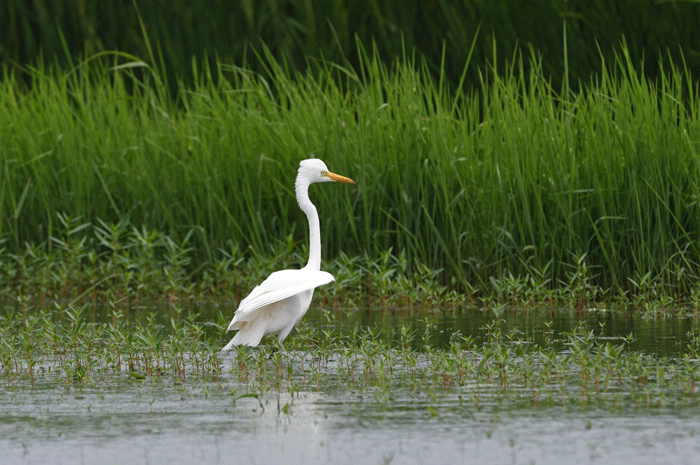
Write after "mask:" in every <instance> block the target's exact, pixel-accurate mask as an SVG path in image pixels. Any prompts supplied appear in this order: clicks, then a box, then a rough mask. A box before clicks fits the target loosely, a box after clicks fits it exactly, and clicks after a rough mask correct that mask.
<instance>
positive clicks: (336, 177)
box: [326, 171, 355, 184]
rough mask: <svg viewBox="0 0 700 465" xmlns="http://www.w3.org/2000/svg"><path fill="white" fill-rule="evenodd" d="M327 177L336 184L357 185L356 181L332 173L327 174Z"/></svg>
mask: <svg viewBox="0 0 700 465" xmlns="http://www.w3.org/2000/svg"><path fill="white" fill-rule="evenodd" d="M326 176H328V177H329V178H331V179H332V180H333V181H336V182H343V183H345V184H355V181H353V180H352V179H350V178H346V177H345V176H341V175H339V174H335V173H331V172H330V171H327V172H326Z"/></svg>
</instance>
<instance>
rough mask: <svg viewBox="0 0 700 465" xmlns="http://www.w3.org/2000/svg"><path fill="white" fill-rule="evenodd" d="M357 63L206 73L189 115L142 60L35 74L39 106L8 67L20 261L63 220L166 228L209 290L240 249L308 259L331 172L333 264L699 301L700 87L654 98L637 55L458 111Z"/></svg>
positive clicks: (498, 82)
mask: <svg viewBox="0 0 700 465" xmlns="http://www.w3.org/2000/svg"><path fill="white" fill-rule="evenodd" d="M265 61H266V62H267V63H272V62H274V61H273V60H265ZM361 63H362V66H361V67H360V68H359V69H358V71H357V72H355V71H352V70H351V69H348V68H343V67H340V66H337V65H334V64H328V63H325V62H321V63H318V64H316V65H314V66H316V68H315V69H314V70H311V71H309V72H308V73H306V74H300V75H295V74H293V73H292V72H291V71H289V70H288V69H287V68H285V67H283V66H281V65H274V64H273V65H268V68H267V69H266V71H265V73H262V74H258V73H253V72H251V71H249V70H246V69H243V68H238V67H231V66H226V65H223V64H221V63H213V65H211V66H210V64H208V63H204V64H202V65H201V70H200V67H199V65H198V64H193V65H192V66H193V74H194V75H196V76H197V79H196V80H195V83H194V85H193V86H186V85H184V84H182V83H180V84H179V86H180V87H179V88H180V91H179V100H177V101H176V100H173V99H172V98H171V97H170V93H169V92H167V90H166V88H167V86H168V84H167V83H166V82H165V81H166V80H165V78H164V77H163V76H162V73H160V72H159V71H158V69H156V68H154V67H152V66H149V65H147V64H145V63H143V62H139V61H137V60H135V59H134V58H133V57H130V56H128V55H126V54H110V55H103V56H98V57H96V58H94V59H93V60H91V61H89V62H85V63H82V64H81V65H79V66H77V67H76V68H75V69H72V70H70V71H60V70H48V69H47V68H43V67H38V68H35V69H32V70H31V75H32V85H31V87H30V88H29V89H28V90H21V88H22V86H21V85H20V84H18V83H17V82H16V81H15V80H14V78H13V77H12V76H13V74H12V73H11V72H10V70H9V69H8V68H5V69H4V74H5V79H3V80H2V81H0V144H1V147H0V150H1V152H2V166H1V167H0V169H1V170H2V174H1V176H0V179H1V180H2V184H1V186H0V205H2V222H0V237H2V238H3V240H4V241H5V242H4V244H3V246H4V247H5V248H6V249H7V250H8V251H12V253H21V252H22V251H23V250H25V249H26V247H28V244H42V243H43V244H46V248H47V249H48V250H51V249H52V248H53V247H56V244H55V243H54V241H50V238H55V237H63V236H65V235H66V234H65V229H66V228H65V225H63V224H60V222H59V215H58V214H62V215H64V216H66V217H70V218H77V219H78V220H77V223H76V224H83V223H89V224H91V225H97V226H100V227H103V228H108V226H109V225H114V228H116V231H117V232H116V233H115V234H118V233H119V226H118V225H119V224H122V223H124V222H128V224H130V225H134V226H135V227H136V229H138V230H141V229H142V228H143V230H144V231H151V230H156V231H158V232H159V233H162V234H165V235H167V236H168V237H169V238H171V240H172V241H173V242H174V243H175V244H177V245H178V247H181V248H182V249H183V250H188V253H189V256H190V258H191V261H190V264H189V265H188V266H189V267H190V269H191V270H193V271H194V272H196V270H197V269H198V267H200V266H201V265H202V264H203V263H207V262H212V261H216V260H219V259H221V257H222V256H223V254H224V251H225V252H226V253H227V254H233V255H235V256H241V257H242V256H245V255H255V256H258V257H260V256H274V255H276V254H278V253H279V252H280V251H297V252H300V253H302V254H303V251H304V249H305V247H306V243H307V239H306V235H307V233H306V222H305V218H304V216H303V214H302V213H301V212H300V211H299V209H298V208H297V206H296V202H295V200H294V191H293V183H294V177H295V175H296V167H297V165H298V161H299V160H301V159H303V158H307V157H309V156H316V157H319V158H321V159H323V160H324V161H326V163H327V164H328V166H329V168H330V169H331V170H333V171H335V172H338V173H341V174H344V175H347V176H350V177H352V178H353V179H355V180H356V181H357V185H356V186H354V187H353V188H351V187H348V186H341V185H323V186H314V187H313V188H312V190H311V197H312V200H313V201H314V202H315V203H316V205H317V207H318V210H319V212H320V214H321V217H322V219H321V227H322V234H323V244H324V256H325V257H326V258H330V257H338V256H339V254H340V253H341V252H344V253H345V254H346V255H347V256H350V257H352V256H367V257H380V256H381V254H383V253H385V252H386V251H387V250H393V252H394V254H397V255H398V254H399V253H403V254H404V256H406V257H408V259H409V263H410V266H409V267H408V269H407V270H406V272H407V273H411V272H414V271H416V270H419V268H420V266H427V267H429V268H433V269H436V268H442V269H444V273H443V275H442V278H443V280H444V282H445V283H446V284H451V285H454V286H455V287H456V288H458V289H462V290H469V289H477V290H478V289H481V290H484V291H487V292H492V291H493V286H495V287H496V288H498V287H499V286H502V285H503V283H506V282H508V280H510V279H511V278H515V279H516V281H517V280H518V279H525V280H528V279H532V280H537V281H538V282H540V283H541V284H542V285H543V286H545V287H547V288H555V287H558V286H560V285H565V286H574V285H577V283H585V285H586V286H589V285H590V286H594V287H596V288H597V287H599V288H602V289H604V290H615V291H616V292H617V291H619V292H622V293H624V292H628V291H634V292H636V291H641V290H642V288H643V287H644V286H646V287H647V288H648V289H650V288H651V287H654V289H658V290H660V291H663V292H667V293H668V294H669V295H677V296H680V295H688V294H689V293H691V292H693V289H697V287H698V270H699V261H698V258H699V256H700V248H699V245H698V233H699V232H700V224H699V221H700V216H699V213H700V212H698V199H700V181H699V179H700V177H699V175H700V165H699V160H700V159H699V158H698V153H697V152H698V141H699V136H698V134H700V118H699V117H700V103H698V100H697V88H696V87H695V86H694V85H693V83H692V79H691V76H690V73H689V72H688V70H687V69H683V68H677V67H668V68H667V69H665V71H664V74H663V79H659V80H658V81H650V80H648V79H646V78H644V77H643V76H640V75H639V74H638V73H637V71H635V70H636V69H637V68H638V67H639V63H636V62H635V61H634V60H633V59H631V58H630V57H629V55H625V54H623V55H620V56H619V58H618V60H617V61H616V62H614V63H607V64H606V66H605V68H604V70H603V71H602V73H601V74H600V75H599V76H597V77H596V79H595V80H593V81H592V82H591V83H588V84H585V85H584V86H583V88H582V90H581V91H577V92H574V91H570V92H567V93H565V94H563V95H559V94H556V93H555V92H554V91H553V90H552V88H551V86H550V82H549V81H548V80H547V79H546V78H545V73H544V72H543V71H542V69H541V67H540V65H539V61H538V60H537V59H536V58H531V57H530V58H527V57H525V58H523V57H516V59H514V60H513V61H512V63H511V64H510V65H509V66H508V67H507V69H504V70H503V72H499V73H496V72H494V71H493V70H491V69H484V70H483V72H482V73H481V74H480V82H481V85H480V87H479V88H478V89H476V90H474V91H473V92H470V93H466V94H457V96H453V94H452V93H451V92H450V91H449V90H448V85H447V83H446V79H434V78H433V77H432V75H433V74H432V72H431V70H430V69H429V67H428V66H421V65H420V64H417V63H416V62H414V61H413V60H411V59H410V58H405V59H403V60H402V61H400V62H399V63H398V64H396V65H395V66H392V67H391V68H389V67H387V66H386V65H385V64H383V63H382V62H381V60H380V59H379V58H378V54H377V53H374V54H372V53H366V52H363V58H362V62H361ZM212 67H213V68H214V69H215V73H216V75H215V76H214V75H211V73H210V71H209V70H210V69H212ZM525 69H528V70H531V71H529V72H526V71H525ZM135 72H138V73H139V77H140V79H139V80H137V79H134V76H133V74H134V73H135ZM124 224H126V223H124ZM89 231H90V229H89V228H85V229H79V230H77V231H75V235H74V236H71V237H72V238H73V240H79V239H80V237H81V236H85V237H87V236H90V237H92V235H90V234H89ZM90 241H93V242H94V243H95V247H96V248H97V250H102V252H101V253H107V252H105V250H108V249H105V248H104V244H102V245H100V244H99V243H98V242H99V241H96V240H95V239H94V238H91V239H90ZM100 247H102V249H100ZM652 284H653V286H652ZM650 286H651V287H650Z"/></svg>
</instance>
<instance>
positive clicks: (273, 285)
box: [223, 158, 354, 350]
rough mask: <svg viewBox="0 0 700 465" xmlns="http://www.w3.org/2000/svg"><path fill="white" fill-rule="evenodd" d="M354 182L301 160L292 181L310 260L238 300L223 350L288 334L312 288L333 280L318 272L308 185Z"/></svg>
mask: <svg viewBox="0 0 700 465" xmlns="http://www.w3.org/2000/svg"><path fill="white" fill-rule="evenodd" d="M330 181H337V182H344V183H353V184H354V181H353V180H352V179H349V178H346V177H344V176H339V175H337V174H334V173H331V172H329V171H328V168H326V164H325V163H323V162H322V161H321V160H318V159H314V158H312V159H309V160H303V161H301V162H300V163H299V171H298V173H297V179H296V182H295V191H296V196H297V202H298V203H299V208H301V210H302V211H303V212H304V213H305V214H306V218H307V219H308V221H309V262H308V263H307V264H306V266H305V267H304V268H302V269H300V270H282V271H275V272H274V273H272V274H271V275H270V276H269V277H268V278H267V279H266V280H265V281H263V282H262V283H261V284H260V285H259V286H256V287H255V289H253V291H252V292H251V293H250V294H249V295H248V297H246V298H245V299H243V300H241V303H240V305H239V306H238V310H236V313H235V315H234V317H233V320H231V324H229V326H228V331H231V330H238V333H237V334H236V335H235V336H234V338H233V339H232V340H231V341H230V342H229V343H228V344H226V346H225V347H224V348H223V350H229V349H231V348H232V347H233V346H239V345H246V346H251V347H255V346H257V345H258V344H259V343H260V340H261V339H262V338H263V337H264V336H266V335H268V334H274V333H278V334H277V339H278V340H279V342H282V341H284V339H285V338H286V337H287V336H288V335H289V333H290V331H291V330H292V328H293V327H294V325H295V324H296V323H297V322H298V321H299V320H300V319H301V317H303V316H304V314H305V313H306V311H307V310H308V309H309V305H310V304H311V298H312V297H313V294H314V289H315V288H316V287H318V286H322V285H324V284H328V283H330V282H331V281H334V280H335V279H334V278H333V275H331V274H330V273H327V272H325V271H321V228H320V223H319V218H318V212H317V211H316V207H315V206H314V204H313V203H311V200H310V199H309V194H308V190H309V185H311V184H312V183H315V182H330Z"/></svg>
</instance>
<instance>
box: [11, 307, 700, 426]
mask: <svg viewBox="0 0 700 465" xmlns="http://www.w3.org/2000/svg"><path fill="white" fill-rule="evenodd" d="M171 311H172V315H173V316H172V317H171V318H170V319H169V321H168V322H167V323H165V324H163V323H162V321H164V320H165V321H167V319H163V318H162V317H161V316H157V315H155V314H149V315H147V316H146V317H145V318H144V320H145V321H144V322H143V323H142V324H134V322H133V321H131V322H130V321H129V319H127V318H126V317H125V315H124V313H123V312H122V311H120V310H119V309H118V308H113V309H112V314H111V321H108V322H104V323H94V322H90V321H89V318H88V315H87V314H86V309H85V308H80V309H75V308H70V307H64V306H58V305H57V306H56V308H55V309H53V310H51V311H36V310H32V309H25V308H22V309H20V310H19V311H16V312H8V313H6V314H5V315H3V316H2V318H0V334H1V335H2V337H1V338H0V341H1V343H0V378H1V379H2V384H3V385H4V387H5V389H7V390H14V389H24V388H30V389H55V388H61V389H66V390H78V391H80V390H82V389H86V388H97V389H101V388H106V387H109V386H113V385H118V384H119V383H123V382H124V381H125V380H134V381H139V380H144V379H148V380H149V382H150V383H165V384H168V385H170V384H173V385H174V386H175V388H176V389H179V390H180V391H182V393H181V394H182V395H183V396H185V395H189V393H191V392H195V391H196V392H197V393H198V394H197V395H200V394H201V393H204V395H207V396H208V395H218V396H222V395H223V396H230V397H231V399H232V401H233V402H234V403H235V402H237V401H239V400H241V399H243V398H248V397H250V398H256V399H257V400H258V402H259V404H260V406H261V407H262V409H263V410H264V409H265V405H267V404H268V403H269V402H270V401H271V400H272V401H274V399H275V397H276V398H277V399H278V402H279V399H280V397H279V396H280V395H281V394H284V396H285V397H284V399H288V400H289V401H288V402H287V403H286V405H284V406H282V405H279V403H278V406H277V408H278V409H280V410H284V409H289V408H291V407H293V405H294V402H295V399H298V398H299V397H300V396H302V397H303V396H304V395H305V393H308V392H316V391H323V392H327V393H334V395H338V396H340V397H343V396H352V397H353V398H354V399H356V400H357V399H365V400H370V401H375V402H379V403H382V404H384V405H387V406H389V407H390V406H392V405H395V404H403V403H406V402H422V403H426V405H434V406H435V405H442V404H444V402H448V404H454V405H455V406H458V405H462V404H463V403H467V404H469V405H476V406H478V405H494V404H500V403H502V402H508V403H509V405H516V406H517V405H519V406H535V407H539V406H552V405H565V406H566V405H593V406H597V407H602V408H612V409H620V408H630V407H632V408H634V407H645V408H646V407H680V406H697V405H698V394H700V389H699V388H698V386H697V382H698V376H699V375H700V373H699V372H698V370H699V369H700V366H699V365H698V355H699V352H700V336H699V335H697V334H696V335H694V336H693V337H692V338H691V339H690V342H689V343H688V344H687V347H685V349H684V350H683V353H682V355H681V356H680V357H677V358H665V357H664V358H660V357H655V356H650V355H644V354H642V353H640V352H635V351H631V350H629V341H627V340H619V341H614V342H613V341H609V340H601V339H599V338H597V337H595V336H594V333H593V331H587V330H586V329H585V328H584V327H583V326H579V327H577V328H575V329H574V330H573V331H571V332H568V333H564V334H562V335H559V336H557V337H561V339H562V341H560V342H562V343H563V345H561V344H555V341H554V339H552V340H551V341H546V342H545V343H544V344H542V345H538V344H536V343H534V342H532V341H529V340H526V339H522V338H519V337H515V336H514V335H513V334H503V333H501V331H500V329H499V322H498V321H497V320H494V321H493V322H492V323H491V324H490V328H491V329H492V331H490V332H489V337H488V339H487V340H486V341H485V342H484V343H483V344H476V343H475V342H474V340H472V339H470V338H465V337H464V336H462V335H460V334H459V333H454V334H453V335H452V337H451V339H450V342H449V344H448V345H447V346H446V347H441V348H437V347H435V346H433V345H431V344H430V343H429V342H428V341H429V339H430V329H429V327H427V328H426V330H425V332H423V333H419V332H417V331H416V330H414V329H412V327H411V326H410V325H409V326H405V325H404V326H403V327H401V328H400V330H399V331H398V332H397V338H395V341H390V340H388V339H386V338H383V337H380V336H379V335H378V334H376V333H375V332H373V331H372V330H371V329H363V330H357V329H356V330H354V331H341V330H340V329H338V328H332V327H327V328H323V329H315V328H311V327H308V326H302V328H301V330H300V331H299V333H298V334H296V335H295V336H294V337H292V338H290V339H289V341H288V343H287V344H286V346H285V347H284V348H281V347H279V346H278V345H277V344H276V343H273V345H272V346H268V350H259V349H258V350H253V349H249V348H238V349H237V350H235V351H232V352H231V353H228V354H222V353H220V352H219V349H220V347H221V346H222V344H223V341H222V340H221V339H220V337H221V332H222V329H223V327H224V325H225V323H226V322H227V321H226V320H227V318H225V317H223V316H221V317H220V318H219V321H215V322H211V323H210V324H207V325H205V324H202V323H201V322H199V321H198V315H197V314H194V313H186V312H183V311H181V310H178V308H177V307H172V308H171ZM285 402H286V401H285ZM284 413H288V412H287V411H284Z"/></svg>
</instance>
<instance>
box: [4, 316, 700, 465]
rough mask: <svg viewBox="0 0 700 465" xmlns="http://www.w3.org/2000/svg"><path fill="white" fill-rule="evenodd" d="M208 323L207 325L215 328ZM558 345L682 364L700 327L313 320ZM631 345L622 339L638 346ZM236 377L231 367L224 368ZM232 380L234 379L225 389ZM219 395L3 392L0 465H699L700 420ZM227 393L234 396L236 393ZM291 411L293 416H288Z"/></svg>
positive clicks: (644, 322)
mask: <svg viewBox="0 0 700 465" xmlns="http://www.w3.org/2000/svg"><path fill="white" fill-rule="evenodd" d="M206 318H207V316H206V314H203V319H206ZM494 321H495V322H496V323H497V326H498V329H499V330H500V332H501V335H502V337H507V336H506V335H510V337H514V338H517V337H521V338H523V339H527V340H532V341H535V342H536V343H538V344H541V345H544V344H552V345H562V346H563V344H564V341H565V336H564V333H565V332H566V331H571V330H572V329H573V328H574V327H575V326H577V325H582V326H584V327H585V328H586V329H587V330H593V331H594V332H596V334H597V335H598V336H599V337H603V338H609V339H611V340H615V339H617V340H621V341H623V340H625V341H629V344H630V347H631V348H632V349H633V350H638V351H642V352H646V353H649V354H655V355H656V356H658V357H659V358H663V357H676V356H678V355H680V354H682V353H684V352H685V349H684V348H685V345H686V344H687V341H688V338H689V336H688V333H689V332H693V331H694V332H696V333H697V332H698V328H699V327H698V318H697V316H695V315H686V316H680V317H678V316H673V317H669V316H663V317H662V316H655V317H648V316H647V317H642V316H635V315H631V314H623V313H619V312H618V313H616V312H589V313H585V314H583V315H579V314H577V313H575V312H571V311H566V310H557V311H551V312H524V311H515V310H513V311H501V312H498V313H497V314H495V313H494V312H492V311H482V310H476V309H471V310H460V311H456V312H453V311H449V312H446V311H425V310H424V309H421V310H406V309H396V310H387V309H385V310H378V311H374V312H366V311H358V310H342V311H336V312H330V313H321V312H318V311H316V312H314V311H311V312H310V313H309V315H308V318H307V319H306V320H305V324H306V325H311V326H318V327H327V326H334V327H338V328H341V329H348V330H351V329H352V328H353V327H355V326H357V327H359V328H365V327H372V328H374V330H376V331H382V333H383V334H384V335H385V337H387V338H390V339H391V338H395V337H396V333H397V327H399V326H401V325H402V324H404V325H405V324H409V323H410V324H411V325H412V328H413V329H414V330H415V331H416V333H417V334H422V333H424V332H426V330H427V334H428V335H429V339H430V341H431V343H432V344H433V345H435V346H440V345H442V344H445V343H446V341H448V340H449V335H450V334H452V333H454V332H455V331H459V332H460V333H461V334H463V335H464V336H468V337H471V338H473V339H474V340H475V341H476V342H477V343H479V342H484V341H486V340H487V339H488V338H489V337H490V336H489V334H493V331H494ZM630 334H631V336H632V338H631V339H623V338H629V336H630ZM224 363H225V365H226V367H225V368H226V369H225V370H224V373H228V372H229V370H230V368H231V361H230V357H225V358H224ZM223 376H224V377H225V376H226V374H224V375H223ZM223 381H224V386H226V387H225V389H224V390H218V389H216V388H215V386H214V383H213V382H206V381H201V380H200V381H191V382H188V383H186V384H185V385H182V384H179V383H178V382H177V381H175V380H169V379H160V380H152V379H148V378H147V379H144V380H136V379H118V380H115V381H113V382H110V383H108V384H107V385H106V386H99V387H83V388H78V389H76V388H71V389H66V388H65V387H61V383H56V382H51V380H50V379H49V380H47V382H46V383H44V384H42V383H41V382H39V383H38V384H37V385H36V386H35V388H34V389H33V390H32V389H29V387H28V386H22V385H15V386H13V387H11V388H7V387H3V388H2V389H0V406H2V407H1V410H0V464H42V465H44V464H47V463H51V464H92V463H105V464H125V463H128V464H168V465H173V464H190V463H205V462H206V463H209V464H224V463H225V464H266V463H274V464H326V463H334V464H375V463H376V464H384V463H396V464H440V463H445V464H454V463H495V464H561V463H586V464H588V463H591V464H614V465H624V464H634V465H640V464H656V463H669V464H696V463H699V462H698V460H699V459H698V457H700V408H698V407H697V403H695V404H692V406H688V407H675V408H670V407H663V406H662V407H658V406H657V407H653V408H648V407H645V406H644V405H633V406H629V405H626V406H622V407H616V408H611V407H610V405H609V404H606V403H602V404H601V405H602V406H595V405H585V404H580V403H575V404H572V405H570V406H567V405H557V406H542V405H539V406H532V405H529V404H527V403H517V404H514V403H508V402H498V401H491V402H490V403H489V402H482V403H480V404H479V405H475V404H474V403H472V402H470V401H468V400H465V401H462V399H459V397H458V393H456V392H455V393H447V394H445V393H442V394H439V395H437V396H425V395H419V396H416V395H414V394H413V393H412V392H410V390H409V389H406V390H402V391H399V392H396V393H395V394H394V399H393V401H392V402H391V403H386V402H379V401H377V400H376V398H374V397H373V396H372V393H371V392H366V391H365V392H358V391H356V390H351V389H347V388H344V387H343V386H323V387H321V388H320V389H317V390H311V391H301V392H300V393H299V395H298V396H297V397H295V398H294V399H292V398H291V397H290V395H289V394H288V393H287V392H284V391H283V392H282V393H281V394H274V393H273V394H267V395H266V396H265V397H263V398H262V399H260V401H258V399H256V398H239V399H237V400H235V401H234V399H235V397H236V396H235V395H232V393H231V392H230V388H235V387H236V384H235V382H231V383H227V382H226V379H224V380H223ZM227 389H229V391H227ZM285 406H286V407H285Z"/></svg>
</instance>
